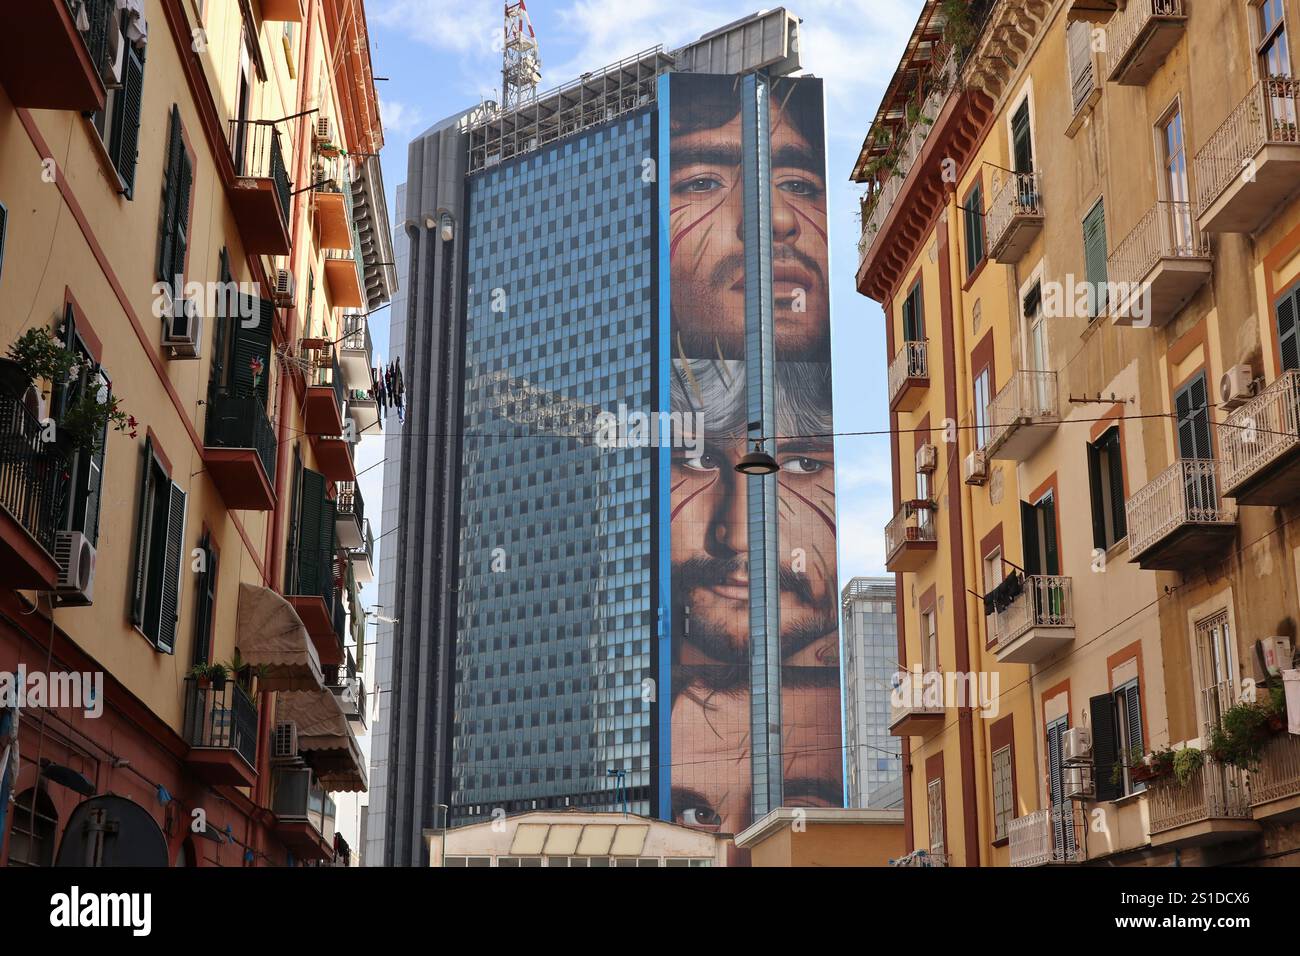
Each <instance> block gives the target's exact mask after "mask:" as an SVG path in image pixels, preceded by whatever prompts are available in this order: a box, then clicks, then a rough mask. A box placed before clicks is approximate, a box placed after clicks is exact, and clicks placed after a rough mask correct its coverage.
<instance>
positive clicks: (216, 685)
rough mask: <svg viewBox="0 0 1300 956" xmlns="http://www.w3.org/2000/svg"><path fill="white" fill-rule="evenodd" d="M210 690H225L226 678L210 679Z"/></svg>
mask: <svg viewBox="0 0 1300 956" xmlns="http://www.w3.org/2000/svg"><path fill="white" fill-rule="evenodd" d="M212 689H213V690H225V689H226V678H225V677H214V678H212Z"/></svg>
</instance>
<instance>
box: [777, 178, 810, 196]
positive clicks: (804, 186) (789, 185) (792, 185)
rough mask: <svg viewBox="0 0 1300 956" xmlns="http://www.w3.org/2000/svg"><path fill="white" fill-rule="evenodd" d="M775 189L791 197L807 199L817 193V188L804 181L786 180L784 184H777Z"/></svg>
mask: <svg viewBox="0 0 1300 956" xmlns="http://www.w3.org/2000/svg"><path fill="white" fill-rule="evenodd" d="M776 188H777V189H779V190H781V191H782V192H786V193H790V194H791V195H792V196H805V197H809V196H815V195H817V193H818V189H817V187H816V186H815V185H814V184H813V183H810V182H809V181H808V180H806V179H787V180H786V181H785V182H781V183H777V184H776Z"/></svg>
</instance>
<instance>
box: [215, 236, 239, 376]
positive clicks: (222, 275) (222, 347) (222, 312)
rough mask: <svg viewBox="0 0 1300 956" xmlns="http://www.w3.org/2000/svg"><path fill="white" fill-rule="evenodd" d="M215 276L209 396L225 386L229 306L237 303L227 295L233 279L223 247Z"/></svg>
mask: <svg viewBox="0 0 1300 956" xmlns="http://www.w3.org/2000/svg"><path fill="white" fill-rule="evenodd" d="M217 274H218V281H219V282H220V283H221V285H222V294H221V296H220V298H219V300H218V302H217V315H216V321H215V322H214V323H213V325H214V326H215V328H214V329H213V330H212V373H211V374H210V375H209V377H208V393H209V394H210V395H211V394H215V393H216V391H217V389H219V388H221V387H222V386H223V385H224V384H225V371H226V342H227V341H228V336H229V335H230V326H231V324H232V323H233V322H234V316H231V315H229V314H228V313H229V312H230V311H231V309H230V306H233V305H235V304H236V303H237V301H238V300H237V299H236V300H234V301H232V300H231V298H230V296H229V295H228V290H229V288H230V284H231V283H232V282H233V281H234V277H233V276H231V274H230V250H229V249H226V248H225V247H224V246H223V247H222V249H221V255H220V256H219V257H218V263H217Z"/></svg>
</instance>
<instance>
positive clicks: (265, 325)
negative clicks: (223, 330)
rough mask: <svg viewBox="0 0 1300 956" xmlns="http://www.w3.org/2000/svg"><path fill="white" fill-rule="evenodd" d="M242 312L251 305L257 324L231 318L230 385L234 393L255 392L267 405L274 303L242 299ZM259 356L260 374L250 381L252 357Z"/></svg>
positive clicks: (252, 377)
mask: <svg viewBox="0 0 1300 956" xmlns="http://www.w3.org/2000/svg"><path fill="white" fill-rule="evenodd" d="M244 304H245V306H246V308H245V311H248V309H249V308H251V310H252V313H253V314H254V315H256V316H257V317H258V318H257V323H256V325H253V326H251V327H249V326H246V325H245V324H244V320H242V319H241V320H233V329H234V333H235V344H234V348H233V349H231V356H230V360H231V362H232V363H233V367H232V368H231V369H230V384H231V386H232V390H233V391H234V392H235V394H237V395H253V394H256V395H257V396H258V397H259V398H260V399H261V400H262V404H263V405H265V404H266V399H267V395H268V394H269V387H270V378H271V329H272V327H273V326H274V325H275V321H274V319H275V303H273V302H272V301H271V300H270V299H251V300H250V299H245V300H244ZM255 358H256V359H261V362H262V375H261V378H260V379H259V380H258V381H257V384H256V385H254V384H253V379H254V376H253V367H252V363H253V359H255Z"/></svg>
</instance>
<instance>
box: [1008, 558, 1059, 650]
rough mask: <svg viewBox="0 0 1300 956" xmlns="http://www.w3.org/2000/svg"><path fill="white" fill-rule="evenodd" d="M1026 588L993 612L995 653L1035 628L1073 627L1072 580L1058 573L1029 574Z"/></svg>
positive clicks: (1026, 579)
mask: <svg viewBox="0 0 1300 956" xmlns="http://www.w3.org/2000/svg"><path fill="white" fill-rule="evenodd" d="M1024 580H1025V589H1024V590H1023V591H1022V592H1021V593H1020V596H1019V597H1017V598H1016V599H1015V600H1014V601H1012V602H1011V604H1010V606H1008V607H1007V608H1005V609H1003V610H1001V611H997V612H995V613H994V615H993V639H994V641H995V642H996V645H997V646H996V648H995V651H994V652H995V653H996V652H997V651H1001V650H1003V649H1004V648H1005V647H1007V645H1009V644H1011V643H1013V642H1014V641H1015V640H1017V639H1018V638H1020V637H1022V636H1024V635H1025V634H1026V633H1027V632H1028V631H1029V630H1031V629H1032V628H1035V627H1074V591H1073V587H1072V584H1071V579H1070V578H1067V577H1062V576H1061V575H1057V574H1032V575H1029V576H1028V577H1026V578H1025V579H1024Z"/></svg>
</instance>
